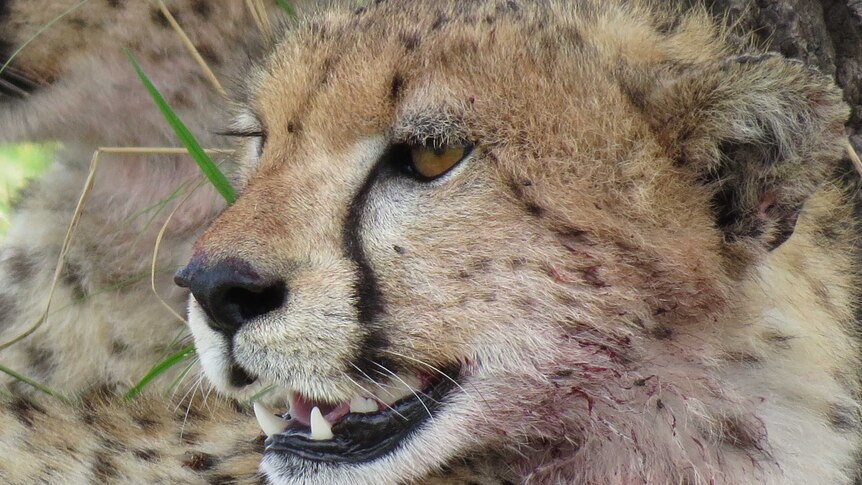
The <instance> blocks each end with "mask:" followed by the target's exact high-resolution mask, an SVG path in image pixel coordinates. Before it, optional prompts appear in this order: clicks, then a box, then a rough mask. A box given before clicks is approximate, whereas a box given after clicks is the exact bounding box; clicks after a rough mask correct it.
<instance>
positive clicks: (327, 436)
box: [309, 406, 335, 441]
mask: <svg viewBox="0 0 862 485" xmlns="http://www.w3.org/2000/svg"><path fill="white" fill-rule="evenodd" d="M334 436H335V435H334V434H332V425H331V424H329V422H328V421H327V420H326V418H324V417H323V414H322V413H321V412H320V409H318V407H317V406H314V409H312V410H311V435H310V436H309V438H311V439H313V440H317V441H321V440H331V439H332V438H333V437H334Z"/></svg>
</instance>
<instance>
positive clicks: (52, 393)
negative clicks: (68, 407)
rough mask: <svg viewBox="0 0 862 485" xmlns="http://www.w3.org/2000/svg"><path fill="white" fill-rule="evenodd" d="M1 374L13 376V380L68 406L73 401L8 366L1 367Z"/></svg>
mask: <svg viewBox="0 0 862 485" xmlns="http://www.w3.org/2000/svg"><path fill="white" fill-rule="evenodd" d="M0 372H3V373H4V374H8V375H10V376H12V377H13V378H15V379H17V380H19V381H21V382H23V383H24V384H27V385H29V386H32V387H33V388H35V389H38V390H40V391H42V392H44V393H45V394H47V395H49V396H51V397H54V398H57V399H59V400H60V401H62V402H64V403H66V404H71V403H72V400H71V399H69V398H68V397H66V396H64V395H62V394H60V393H59V392H57V391H55V390H53V389H51V388H49V387H47V386H45V385H43V384H39V383H38V382H36V381H34V380H33V379H30V378H29V377H27V376H25V375H23V374H19V373H17V372H15V371H14V370H12V369H10V368H8V367H6V366H3V365H0Z"/></svg>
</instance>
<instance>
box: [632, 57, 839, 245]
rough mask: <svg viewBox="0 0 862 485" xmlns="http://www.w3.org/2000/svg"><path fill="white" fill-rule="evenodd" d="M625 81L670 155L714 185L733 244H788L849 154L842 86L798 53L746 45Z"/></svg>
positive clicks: (720, 222)
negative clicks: (754, 51) (793, 57)
mask: <svg viewBox="0 0 862 485" xmlns="http://www.w3.org/2000/svg"><path fill="white" fill-rule="evenodd" d="M625 84H626V86H625V87H626V89H627V90H628V94H629V96H630V99H632V102H633V103H634V104H635V105H636V106H637V108H639V109H640V110H641V112H642V113H643V115H644V116H645V118H646V119H647V120H648V123H649V124H650V126H651V127H652V130H653V131H654V133H655V134H656V137H657V139H658V141H659V143H660V144H661V145H662V146H663V147H664V148H665V150H666V151H667V153H668V154H669V156H671V157H672V158H673V159H674V160H675V162H676V163H677V165H679V166H680V167H681V168H683V169H686V170H691V171H693V172H694V176H695V177H694V178H695V179H696V180H698V181H699V182H700V183H703V184H704V185H705V186H706V187H708V188H710V189H711V190H712V191H713V198H712V200H713V210H714V212H715V220H716V226H717V227H718V228H719V229H720V230H721V231H722V232H723V233H724V237H725V242H726V243H727V244H745V245H752V244H754V245H755V246H759V247H762V248H765V249H766V250H772V249H774V248H776V247H778V246H780V245H781V244H782V243H783V242H784V241H786V240H787V239H788V238H789V237H790V235H792V233H793V229H794V227H795V224H796V219H797V217H798V215H799V212H800V211H801V209H802V206H803V204H804V203H805V201H806V199H808V197H810V196H811V195H812V194H813V193H814V191H815V190H816V189H817V188H818V186H820V185H822V184H823V183H824V182H825V181H826V180H827V177H829V176H830V175H831V174H832V173H833V171H834V169H835V166H836V164H837V163H838V161H839V160H841V158H842V152H843V149H844V142H845V134H844V123H845V121H846V120H847V117H848V116H849V109H848V108H847V106H846V105H845V104H844V102H843V101H842V97H841V91H840V90H839V89H838V88H837V86H835V84H834V83H833V81H832V79H830V78H829V77H827V76H825V75H822V74H820V73H819V72H817V71H815V70H813V69H810V68H806V67H805V66H804V65H803V64H802V63H800V62H798V61H790V60H787V59H784V58H782V57H781V56H778V55H773V54H762V55H739V56H734V57H731V58H727V59H724V60H721V61H716V62H712V63H706V65H700V66H696V65H686V66H683V67H680V66H679V65H678V64H674V65H669V66H667V67H664V68H661V71H660V72H651V73H650V72H639V73H636V74H635V75H629V76H627V83H625Z"/></svg>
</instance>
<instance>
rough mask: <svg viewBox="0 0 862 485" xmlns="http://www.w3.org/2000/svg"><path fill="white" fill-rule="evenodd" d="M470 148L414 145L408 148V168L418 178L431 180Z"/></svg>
mask: <svg viewBox="0 0 862 485" xmlns="http://www.w3.org/2000/svg"><path fill="white" fill-rule="evenodd" d="M470 149H471V147H469V146H449V147H441V148H430V147H425V146H414V147H411V148H410V169H411V170H412V171H413V172H414V173H415V174H416V175H417V176H418V177H419V178H422V179H425V180H432V179H435V178H437V177H439V176H441V175H443V174H445V173H446V172H448V171H449V170H451V169H452V167H454V166H455V165H458V162H460V161H461V160H463V159H464V158H465V157H466V156H467V155H468V154H469V153H470Z"/></svg>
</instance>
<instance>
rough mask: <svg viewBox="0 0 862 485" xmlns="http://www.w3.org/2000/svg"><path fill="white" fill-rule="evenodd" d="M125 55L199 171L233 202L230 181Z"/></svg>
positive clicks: (131, 57)
mask: <svg viewBox="0 0 862 485" xmlns="http://www.w3.org/2000/svg"><path fill="white" fill-rule="evenodd" d="M125 51H126V56H128V57H129V61H131V63H132V66H133V67H134V68H135V71H136V72H137V73H138V77H140V78H141V82H142V83H144V87H145V88H147V91H148V92H149V93H150V96H152V98H153V101H155V103H156V106H158V107H159V110H160V111H161V112H162V114H163V115H164V117H165V119H166V120H167V121H168V124H170V125H171V128H173V129H174V133H176V134H177V138H179V139H180V141H181V142H182V144H183V145H184V146H185V147H186V150H188V152H189V155H191V156H192V158H193V159H194V160H195V162H197V164H198V166H199V167H200V168H201V171H202V172H203V173H204V175H206V177H207V179H209V181H210V183H212V184H213V187H215V188H216V190H218V192H219V193H220V194H221V196H222V197H224V200H226V201H227V203H228V204H233V203H234V201H235V200H236V192H235V191H234V190H233V187H231V185H230V182H228V180H227V178H226V177H225V176H224V174H223V173H221V170H219V168H218V166H216V164H215V163H213V161H212V159H211V158H210V157H209V155H207V154H206V152H204V149H203V148H201V146H200V144H199V143H198V142H197V140H196V139H195V137H194V135H192V133H191V132H190V131H189V129H188V128H186V125H185V124H184V123H183V122H182V120H180V118H179V117H178V116H177V115H176V113H174V110H172V109H171V107H170V105H168V102H167V101H165V98H164V97H163V96H162V94H161V93H160V92H159V90H158V89H156V87H155V85H153V83H152V81H150V78H148V77H147V75H146V74H144V71H143V69H141V66H140V65H139V64H138V61H137V60H136V59H135V56H134V55H132V53H131V52H130V51H129V50H128V49H125Z"/></svg>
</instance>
